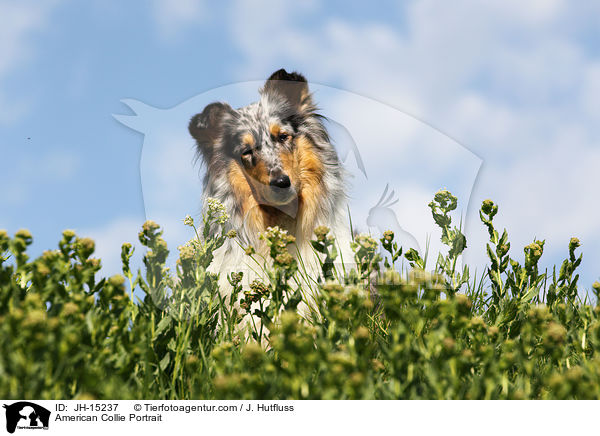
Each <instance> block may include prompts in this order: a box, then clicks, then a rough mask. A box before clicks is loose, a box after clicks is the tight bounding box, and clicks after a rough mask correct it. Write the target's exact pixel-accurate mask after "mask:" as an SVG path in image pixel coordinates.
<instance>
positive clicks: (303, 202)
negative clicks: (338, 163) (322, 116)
mask: <svg viewBox="0 0 600 436" xmlns="http://www.w3.org/2000/svg"><path fill="white" fill-rule="evenodd" d="M295 143H296V147H295V149H294V155H295V156H296V161H297V170H296V172H297V174H298V179H299V185H300V188H299V190H298V200H299V213H298V222H299V227H300V229H301V231H302V233H303V234H304V236H305V237H308V236H310V235H311V234H312V231H313V229H314V227H315V226H316V219H317V215H318V213H319V205H320V200H321V197H322V196H323V189H324V188H323V176H324V174H325V169H324V167H323V163H322V162H321V159H320V158H319V156H318V155H317V153H316V152H315V148H314V145H313V143H312V141H311V140H310V139H308V138H307V137H306V136H299V137H298V138H296V140H295Z"/></svg>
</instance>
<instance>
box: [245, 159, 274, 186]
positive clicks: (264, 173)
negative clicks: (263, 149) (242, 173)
mask: <svg viewBox="0 0 600 436" xmlns="http://www.w3.org/2000/svg"><path fill="white" fill-rule="evenodd" d="M246 173H247V174H248V175H249V176H250V177H252V179H253V181H254V182H258V183H259V184H260V185H264V186H265V187H267V186H269V171H268V170H267V167H266V165H265V163H264V162H263V161H260V160H259V161H258V162H256V165H254V166H253V167H252V168H247V169H246Z"/></svg>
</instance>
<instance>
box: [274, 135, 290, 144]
mask: <svg viewBox="0 0 600 436" xmlns="http://www.w3.org/2000/svg"><path fill="white" fill-rule="evenodd" d="M289 137H290V135H288V134H287V133H280V134H279V136H278V137H277V140H278V141H279V142H285V141H287V139H288V138H289Z"/></svg>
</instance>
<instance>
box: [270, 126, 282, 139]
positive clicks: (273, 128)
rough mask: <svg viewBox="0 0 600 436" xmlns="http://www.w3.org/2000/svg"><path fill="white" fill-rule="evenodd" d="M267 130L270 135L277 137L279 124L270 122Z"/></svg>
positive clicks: (279, 128)
mask: <svg viewBox="0 0 600 436" xmlns="http://www.w3.org/2000/svg"><path fill="white" fill-rule="evenodd" d="M269 132H270V133H271V135H272V136H274V137H275V138H277V137H278V136H279V132H281V126H280V125H279V124H271V125H270V126H269Z"/></svg>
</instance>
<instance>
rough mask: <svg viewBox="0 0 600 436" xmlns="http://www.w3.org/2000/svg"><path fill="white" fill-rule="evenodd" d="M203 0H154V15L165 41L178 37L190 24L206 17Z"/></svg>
mask: <svg viewBox="0 0 600 436" xmlns="http://www.w3.org/2000/svg"><path fill="white" fill-rule="evenodd" d="M206 13H207V10H206V6H205V4H204V1H202V0H154V3H153V15H154V20H155V21H156V24H157V26H158V31H159V35H160V37H161V38H162V39H163V40H165V41H171V40H173V39H176V38H178V37H179V36H180V35H181V32H182V31H184V30H186V29H187V28H188V27H189V26H192V25H194V24H197V23H199V22H201V21H203V20H204V19H205V16H206Z"/></svg>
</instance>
